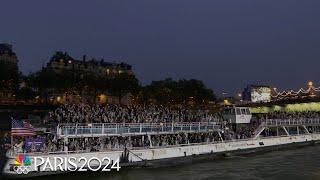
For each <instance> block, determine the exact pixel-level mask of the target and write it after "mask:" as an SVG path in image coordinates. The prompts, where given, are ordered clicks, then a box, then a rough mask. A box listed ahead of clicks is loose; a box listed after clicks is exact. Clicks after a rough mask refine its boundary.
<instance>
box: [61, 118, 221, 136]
mask: <svg viewBox="0 0 320 180" xmlns="http://www.w3.org/2000/svg"><path fill="white" fill-rule="evenodd" d="M220 127H221V126H220V125H218V124H217V123H215V122H192V123H123V124H122V123H121V124H120V123H93V124H59V125H58V127H57V135H58V137H66V136H68V137H72V136H89V137H90V136H120V135H144V134H171V133H179V132H201V131H210V130H212V131H213V130H216V131H219V130H220V129H221V128H220Z"/></svg>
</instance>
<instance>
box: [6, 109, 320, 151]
mask: <svg viewBox="0 0 320 180" xmlns="http://www.w3.org/2000/svg"><path fill="white" fill-rule="evenodd" d="M303 118H320V113H319V112H292V113H290V112H272V113H266V114H260V115H258V116H257V117H255V118H254V119H255V120H254V121H252V122H251V124H249V125H246V126H236V127H234V126H233V125H232V124H227V121H223V117H222V115H220V114H212V113H210V112H209V110H207V109H201V110H194V109H188V108H185V107H165V106H155V105H149V106H143V105H132V106H121V105H110V104H107V105H89V104H78V105H75V104H71V105H68V104H65V105H62V106H60V107H59V108H57V109H56V110H54V111H51V112H49V115H48V117H47V118H45V119H44V121H43V123H44V124H58V123H168V122H170V123H171V122H220V125H221V128H220V131H219V132H218V131H206V132H184V133H181V132H180V133H173V134H156V135H155V134H150V135H140V136H124V137H121V136H107V137H78V138H71V139H70V138H69V139H68V142H65V141H64V140H63V139H57V138H56V137H54V136H53V135H51V134H50V135H43V136H42V137H38V139H41V138H43V139H44V141H43V142H42V143H38V144H41V145H34V144H33V143H32V141H30V140H26V139H24V138H20V139H19V138H18V139H16V140H15V141H14V142H13V144H14V147H13V148H14V150H15V151H16V152H62V151H66V150H67V151H85V152H92V151H104V150H119V149H124V148H129V149H130V148H142V147H143V148H146V147H147V148H151V147H162V146H174V145H181V144H193V143H212V142H220V141H226V140H234V139H247V138H252V137H253V135H254V131H255V129H256V128H257V127H258V126H259V124H260V122H261V120H265V119H303ZM5 141H6V142H7V141H9V138H8V137H7V136H5ZM26 142H29V144H27V143H26ZM30 142H31V145H30ZM6 144H9V142H7V143H6Z"/></svg>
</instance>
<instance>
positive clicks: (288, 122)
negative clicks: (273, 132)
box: [263, 118, 320, 127]
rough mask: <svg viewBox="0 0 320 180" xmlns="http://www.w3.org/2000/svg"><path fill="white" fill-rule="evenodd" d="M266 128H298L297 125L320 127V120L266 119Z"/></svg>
mask: <svg viewBox="0 0 320 180" xmlns="http://www.w3.org/2000/svg"><path fill="white" fill-rule="evenodd" d="M263 123H264V125H265V126H266V127H272V126H296V125H298V126H299V125H301V126H302V125H306V126H308V125H320V119H319V118H301V119H266V120H264V121H263Z"/></svg>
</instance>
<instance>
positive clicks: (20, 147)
mask: <svg viewBox="0 0 320 180" xmlns="http://www.w3.org/2000/svg"><path fill="white" fill-rule="evenodd" d="M13 149H14V152H17V153H23V152H24V141H20V142H18V143H16V144H14V146H13Z"/></svg>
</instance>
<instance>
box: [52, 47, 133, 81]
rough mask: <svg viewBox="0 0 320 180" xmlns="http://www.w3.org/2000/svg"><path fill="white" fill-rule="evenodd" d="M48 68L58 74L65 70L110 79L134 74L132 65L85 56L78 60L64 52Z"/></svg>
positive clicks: (57, 55) (54, 58)
mask: <svg viewBox="0 0 320 180" xmlns="http://www.w3.org/2000/svg"><path fill="white" fill-rule="evenodd" d="M47 68H51V69H52V70H54V71H55V72H56V73H61V72H63V71H64V70H73V71H80V72H84V73H92V74H94V75H96V76H107V77H110V78H112V77H114V76H116V75H119V74H121V73H127V74H133V71H132V67H131V65H129V64H126V63H111V62H105V61H104V60H103V59H101V60H96V59H90V60H87V59H86V56H85V55H84V56H83V59H82V60H76V59H74V58H72V57H71V56H70V55H68V54H67V53H63V52H56V54H55V55H54V56H53V57H52V58H51V60H50V62H49V63H48V64H47Z"/></svg>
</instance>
